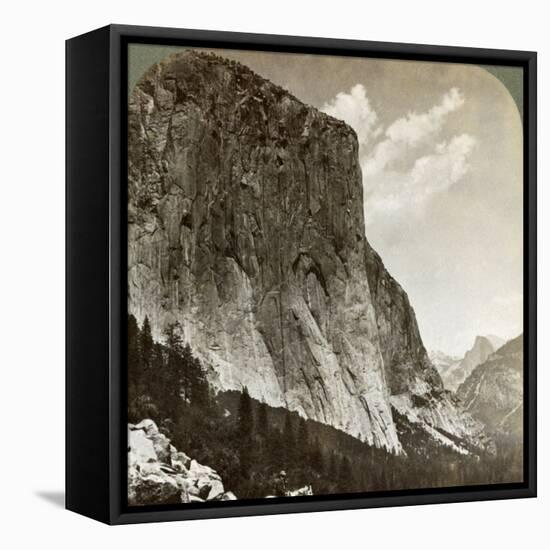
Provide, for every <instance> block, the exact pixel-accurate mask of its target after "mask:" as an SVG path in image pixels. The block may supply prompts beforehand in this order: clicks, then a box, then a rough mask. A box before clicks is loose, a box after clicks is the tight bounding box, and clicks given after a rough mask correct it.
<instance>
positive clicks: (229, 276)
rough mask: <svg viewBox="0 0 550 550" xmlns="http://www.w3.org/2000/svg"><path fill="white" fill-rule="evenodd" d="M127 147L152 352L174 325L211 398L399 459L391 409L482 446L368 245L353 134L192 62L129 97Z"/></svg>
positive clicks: (226, 66)
mask: <svg viewBox="0 0 550 550" xmlns="http://www.w3.org/2000/svg"><path fill="white" fill-rule="evenodd" d="M128 147H129V190H128V193H129V195H128V198H129V208H128V241H129V245H128V281H129V287H128V288H129V296H128V300H129V309H130V311H131V312H132V313H133V314H134V315H135V316H136V317H137V318H138V320H140V321H141V320H142V319H143V318H144V317H145V316H148V318H149V319H150V321H151V324H152V327H153V331H154V335H155V337H156V338H158V339H161V338H162V332H163V329H164V328H165V327H166V325H167V324H168V323H171V322H173V321H179V322H180V323H181V325H182V331H183V335H182V336H183V338H184V339H185V340H186V341H189V342H190V343H191V345H192V347H193V350H194V352H195V353H196V354H197V355H198V356H199V357H200V359H201V361H202V362H203V364H204V365H206V366H207V367H208V369H209V380H210V383H211V384H212V385H213V386H214V387H216V388H217V389H219V390H241V389H242V388H243V387H245V386H246V387H247V388H248V391H249V392H250V394H251V395H252V396H253V397H255V398H257V399H259V400H261V401H264V402H266V403H268V404H270V405H272V406H284V407H286V408H288V409H290V410H293V411H297V412H299V413H300V414H301V415H302V416H304V417H307V418H311V419H314V420H317V421H320V422H323V423H326V424H329V425H332V426H334V427H336V428H339V429H341V430H343V431H345V432H347V433H349V434H351V435H353V436H355V437H358V438H359V439H361V440H363V441H367V442H368V443H370V444H373V445H376V446H377V447H384V448H386V449H388V450H389V451H391V452H394V453H400V452H401V450H402V448H401V444H400V441H399V437H398V433H397V428H396V424H395V422H394V418H393V416H394V415H393V410H399V412H400V414H404V415H405V416H407V417H408V418H409V420H410V421H411V422H413V423H414V424H415V425H417V426H418V427H419V429H424V430H425V431H427V432H428V433H430V434H431V435H433V436H434V439H436V440H437V441H439V442H442V443H444V444H449V445H451V446H452V445H454V443H453V442H451V441H450V440H449V439H448V438H447V439H446V440H445V439H442V438H441V437H440V436H441V435H442V434H443V433H447V434H452V435H453V437H454V438H455V439H456V438H465V439H468V440H469V441H470V442H472V441H474V442H475V441H476V438H477V437H478V435H479V431H480V428H479V425H478V424H477V423H475V422H474V421H472V419H471V418H470V417H469V416H468V415H465V414H464V412H463V411H462V410H461V409H460V408H459V407H458V406H457V405H456V403H455V402H454V401H453V400H452V399H451V398H450V396H449V394H448V392H446V391H445V390H444V388H443V384H442V382H441V378H440V376H439V374H438V373H437V371H436V369H435V368H434V367H433V366H432V364H431V362H430V360H429V358H428V356H427V354H426V350H425V349H424V345H423V343H422V339H421V337H420V334H419V331H418V326H417V323H416V319H415V315H414V311H413V309H412V307H411V305H410V304H409V300H408V297H407V295H406V293H405V292H404V290H403V289H402V288H401V287H400V285H399V284H398V283H397V282H396V281H395V280H394V279H393V278H392V277H391V275H389V273H388V272H387V271H386V269H385V268H384V265H383V263H382V260H381V259H380V257H379V256H378V254H377V253H376V252H375V251H374V250H373V249H372V248H371V246H370V245H369V243H368V242H367V239H366V238H365V223H364V214H363V188H362V178H361V171H360V166H359V162H358V157H357V150H358V144H357V138H356V135H355V133H354V131H353V130H352V129H351V128H350V127H349V126H347V125H346V124H345V123H343V122H341V121H338V120H336V119H334V118H331V117H330V116H328V115H326V114H323V113H321V112H319V111H318V110H316V109H314V108H311V107H308V106H306V105H304V104H303V103H301V102H300V101H299V100H298V99H296V98H295V97H293V96H292V95H291V94H289V93H288V92H287V91H285V90H283V89H282V88H280V87H278V86H276V85H274V84H273V83H271V82H269V81H267V80H265V79H263V78H262V77H260V76H258V75H257V74H255V73H253V72H252V71H251V70H250V69H248V68H247V67H245V66H243V65H240V64H238V63H236V62H233V61H228V60H225V59H222V58H220V57H217V56H215V55H212V54H203V53H197V52H193V51H189V52H185V53H182V54H178V55H176V56H174V57H171V58H169V59H168V60H166V61H164V62H161V63H159V64H157V65H155V66H153V67H152V68H151V69H150V70H149V71H148V72H147V73H146V74H145V75H144V76H143V77H142V78H141V79H140V81H139V82H138V84H137V85H136V87H135V89H134V90H133V91H132V93H131V96H130V98H129V134H128ZM416 397H421V401H419V400H418V399H416ZM434 432H435V434H434ZM445 437H446V436H445ZM453 441H454V439H453Z"/></svg>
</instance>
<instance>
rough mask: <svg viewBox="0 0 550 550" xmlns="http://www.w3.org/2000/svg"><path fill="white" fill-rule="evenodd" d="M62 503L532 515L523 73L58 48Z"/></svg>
mask: <svg viewBox="0 0 550 550" xmlns="http://www.w3.org/2000/svg"><path fill="white" fill-rule="evenodd" d="M66 81H67V142H66V147H67V329H66V331H67V332H66V335H67V367H66V375H67V385H66V388H67V393H66V398H67V403H66V405H67V425H66V433H67V456H66V493H67V494H66V502H67V508H68V509H70V510H73V511H75V512H79V513H81V514H84V515H87V516H90V517H92V518H95V519H98V520H100V521H103V522H106V523H110V524H121V523H138V522H149V521H167V520H180V519H195V518H214V517H224V516H247V515H254V514H277V513H288V512H307V511H322V510H343V509H349V508H369V507H379V506H400V505H412V504H426V503H446V502H459V501H473V500H491V499H503V498H518V497H533V496H535V495H536V54H535V53H533V52H522V51H505V50H486V49H473V48H455V47H446V46H445V47H444V46H423V45H407V44H390V43H378V42H361V41H350V40H334V39H330V40H329V39H321V38H303V37H289V36H268V35H253V34H240V33H227V32H211V31H197V30H182V29H161V28H149V27H132V26H121V25H110V26H108V27H105V28H102V29H99V30H96V31H93V32H90V33H88V34H85V35H82V36H79V37H76V38H73V39H71V40H69V41H68V42H67V80H66Z"/></svg>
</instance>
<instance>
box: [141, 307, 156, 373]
mask: <svg viewBox="0 0 550 550" xmlns="http://www.w3.org/2000/svg"><path fill="white" fill-rule="evenodd" d="M140 340H141V342H140V354H141V362H142V364H143V367H144V368H145V369H148V368H149V367H150V366H151V358H152V353H153V335H152V334H151V323H150V322H149V317H147V316H145V319H144V320H143V326H142V327H141V339H140Z"/></svg>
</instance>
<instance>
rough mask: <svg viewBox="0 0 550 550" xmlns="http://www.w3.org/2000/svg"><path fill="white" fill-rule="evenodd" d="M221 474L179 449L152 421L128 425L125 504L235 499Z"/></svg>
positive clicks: (146, 420)
mask: <svg viewBox="0 0 550 550" xmlns="http://www.w3.org/2000/svg"><path fill="white" fill-rule="evenodd" d="M235 498H236V497H235V495H234V494H233V493H231V492H230V491H229V492H226V491H225V489H224V486H223V483H222V480H221V478H220V476H219V475H218V474H217V473H216V472H215V471H214V470H213V469H212V468H209V467H208V466H203V465H202V464H199V463H198V462H197V461H196V460H192V459H191V458H189V457H188V456H187V455H186V454H185V453H183V452H181V451H178V450H177V449H176V448H175V447H174V446H173V445H172V444H171V443H170V440H169V439H168V438H167V437H166V436H165V435H164V434H162V433H160V432H159V430H158V428H157V425H156V424H155V423H154V422H153V421H152V420H148V419H145V420H142V421H141V422H140V423H139V424H129V425H128V504H129V505H130V506H138V505H142V504H178V503H181V502H205V501H208V500H235Z"/></svg>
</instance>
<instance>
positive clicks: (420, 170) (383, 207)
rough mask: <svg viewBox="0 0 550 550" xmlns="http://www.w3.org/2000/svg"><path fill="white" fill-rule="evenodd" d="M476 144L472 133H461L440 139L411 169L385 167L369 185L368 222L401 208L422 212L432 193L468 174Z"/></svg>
mask: <svg viewBox="0 0 550 550" xmlns="http://www.w3.org/2000/svg"><path fill="white" fill-rule="evenodd" d="M475 146H476V140H475V139H474V138H473V137H472V136H470V135H468V134H461V135H459V136H455V137H453V138H452V139H451V140H450V141H448V142H441V143H438V144H437V145H436V146H435V147H434V149H433V151H431V152H430V153H429V154H427V155H423V156H421V157H419V158H417V159H416V160H415V161H414V164H413V166H412V168H410V169H409V170H406V171H392V170H383V171H381V172H379V173H378V174H376V175H375V176H371V177H370V178H369V179H368V183H367V184H366V185H365V218H366V220H367V223H368V224H370V223H373V222H375V221H376V220H377V219H378V217H379V216H381V215H382V216H386V215H388V214H391V213H395V212H397V211H398V210H401V209H404V210H405V209H406V211H407V213H408V215H412V214H414V215H419V214H421V213H422V205H423V204H425V203H426V202H427V201H428V199H429V198H430V197H431V196H432V195H434V194H436V193H441V192H444V191H446V190H448V189H449V188H450V187H451V186H452V185H454V184H456V183H458V182H459V181H460V180H461V179H462V178H463V177H464V176H465V175H466V173H467V172H468V170H469V169H470V164H469V158H470V155H471V153H472V151H473V149H474V147H475ZM412 206H414V208H412Z"/></svg>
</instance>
